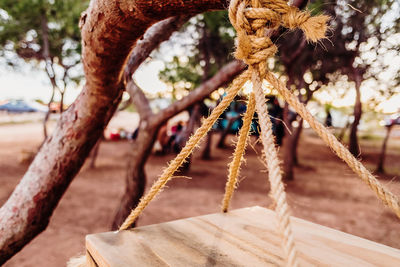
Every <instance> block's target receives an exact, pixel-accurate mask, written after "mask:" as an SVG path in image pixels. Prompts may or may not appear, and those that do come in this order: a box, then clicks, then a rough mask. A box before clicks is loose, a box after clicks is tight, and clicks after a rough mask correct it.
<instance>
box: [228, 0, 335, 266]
mask: <svg viewBox="0 0 400 267" xmlns="http://www.w3.org/2000/svg"><path fill="white" fill-rule="evenodd" d="M229 18H230V20H231V23H232V25H233V26H234V27H235V29H236V31H237V35H238V47H237V50H236V54H235V56H236V58H238V59H242V60H243V61H244V62H245V63H247V64H248V65H249V66H250V71H251V72H252V83H253V91H255V95H256V107H257V111H258V114H259V120H260V125H261V140H262V143H263V146H264V155H265V159H266V163H267V167H268V177H269V180H270V183H271V195H272V197H273V199H274V201H275V202H276V209H275V210H276V214H277V218H278V229H279V232H280V234H281V235H282V239H283V243H282V245H283V249H284V252H285V256H286V264H287V265H288V266H297V265H298V262H297V258H296V255H297V253H296V249H295V246H294V238H293V234H292V230H291V225H290V215H289V208H288V204H287V202H286V194H285V191H284V186H283V182H282V175H281V169H280V166H279V159H278V153H277V151H276V147H275V143H274V138H273V135H272V128H271V127H272V124H271V121H270V120H269V117H268V109H267V106H266V104H265V98H264V94H263V92H262V88H261V85H262V82H261V81H262V79H263V77H264V76H265V75H266V74H267V73H268V69H267V64H266V60H267V59H268V58H269V57H271V56H273V55H274V54H275V53H276V51H277V48H276V46H275V45H274V44H273V43H272V41H271V39H270V38H269V36H267V29H268V28H269V29H270V30H273V29H276V28H277V27H279V26H280V25H283V26H286V27H288V28H291V29H293V28H297V27H298V28H300V29H302V30H303V32H304V33H305V35H306V37H307V39H308V40H311V41H317V40H319V39H321V38H323V37H324V36H325V31H326V29H327V26H326V22H327V20H328V19H329V17H328V16H323V15H322V16H318V17H314V18H312V17H310V14H309V13H308V12H301V11H300V10H298V9H297V8H296V7H291V6H289V5H288V4H287V2H286V1H284V0H276V1H262V0H232V1H231V3H230V6H229Z"/></svg>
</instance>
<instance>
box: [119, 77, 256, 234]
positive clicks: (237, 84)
mask: <svg viewBox="0 0 400 267" xmlns="http://www.w3.org/2000/svg"><path fill="white" fill-rule="evenodd" d="M249 78H250V72H249V71H245V72H244V73H242V74H241V75H240V76H239V77H237V78H236V79H235V80H234V81H233V82H232V85H231V87H229V89H228V93H227V95H226V96H225V97H224V98H223V99H222V101H221V102H220V103H219V105H218V106H217V107H215V109H214V110H213V111H212V112H211V115H210V116H209V117H208V118H207V119H206V120H205V121H204V122H203V124H202V125H201V126H200V128H199V129H197V131H196V133H195V134H194V135H192V136H191V137H190V139H189V140H188V141H187V143H186V145H185V147H184V148H183V149H182V150H181V152H180V153H179V154H178V155H177V156H176V158H175V159H174V160H172V161H171V162H170V164H169V165H168V167H167V168H166V169H165V170H164V172H163V174H162V175H161V176H160V177H159V178H158V180H157V181H156V182H155V183H154V184H153V186H152V187H151V188H150V191H149V192H148V193H147V194H146V195H145V196H144V197H142V198H141V199H140V202H139V204H138V205H137V207H136V208H135V209H134V210H133V211H132V212H131V213H130V214H129V216H128V217H127V218H126V219H125V221H124V223H123V224H122V225H121V227H120V228H119V230H120V231H122V230H127V229H129V228H131V227H132V225H133V223H134V222H135V221H136V219H137V218H138V216H139V215H140V214H141V213H142V211H143V210H144V209H145V208H146V207H147V205H148V204H149V202H150V201H151V200H153V198H154V197H155V196H156V195H157V194H158V193H159V192H160V191H161V190H162V189H163V188H164V186H165V185H166V184H167V182H168V181H169V180H171V178H172V175H173V174H174V173H175V171H176V170H177V169H178V168H179V167H180V166H181V165H182V163H183V162H184V161H185V159H186V158H187V157H188V156H189V155H190V154H191V153H192V152H193V149H194V148H195V147H196V146H197V144H198V143H199V142H200V140H201V139H202V138H203V137H204V136H205V135H206V134H207V132H208V131H209V130H210V129H211V127H212V126H213V125H214V123H215V122H216V121H217V119H218V118H219V116H220V115H221V114H222V112H224V110H225V109H226V108H227V107H228V106H229V104H230V103H231V102H232V100H233V99H234V98H235V96H236V95H237V93H238V92H239V90H240V89H241V88H242V87H243V85H244V84H245V83H246V81H247V80H248V79H249Z"/></svg>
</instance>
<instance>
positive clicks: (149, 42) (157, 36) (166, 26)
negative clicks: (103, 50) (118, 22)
mask: <svg viewBox="0 0 400 267" xmlns="http://www.w3.org/2000/svg"><path fill="white" fill-rule="evenodd" d="M190 17H191V16H177V17H171V18H168V19H165V20H163V21H160V22H157V23H156V24H154V25H153V26H151V27H150V28H149V29H148V30H147V31H146V33H145V34H144V36H143V39H141V40H139V41H138V42H137V44H136V46H135V48H134V49H133V51H132V53H131V55H130V56H129V59H128V62H127V64H126V67H125V73H124V75H125V80H126V81H129V80H130V79H132V75H133V73H135V71H136V70H137V68H138V67H139V66H140V64H142V62H143V61H144V60H145V59H146V58H147V57H148V56H149V55H150V53H151V52H152V51H153V50H154V49H156V48H157V47H158V46H159V45H160V43H162V42H164V41H166V40H168V39H169V37H170V36H171V34H172V33H173V32H175V31H177V30H178V29H179V28H180V27H181V26H182V25H183V24H184V23H185V22H186V21H188V20H189V18H190Z"/></svg>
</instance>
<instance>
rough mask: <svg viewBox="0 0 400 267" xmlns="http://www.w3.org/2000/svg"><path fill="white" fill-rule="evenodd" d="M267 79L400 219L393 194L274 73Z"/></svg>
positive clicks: (398, 203)
mask: <svg viewBox="0 0 400 267" xmlns="http://www.w3.org/2000/svg"><path fill="white" fill-rule="evenodd" d="M265 79H266V80H267V81H268V82H269V83H270V84H271V85H272V86H273V87H274V88H275V89H277V90H278V92H279V93H280V94H281V95H282V96H283V98H284V99H285V100H286V101H287V102H288V103H289V104H290V105H291V106H292V107H293V108H294V109H295V110H296V112H297V113H298V114H299V115H300V116H301V117H302V118H303V119H305V120H306V121H307V122H308V123H309V124H310V126H311V127H312V128H313V129H314V130H315V132H316V133H317V134H318V135H319V136H320V137H321V139H322V140H323V141H324V142H325V143H326V144H327V145H328V146H329V147H330V148H331V149H332V150H333V151H334V152H335V153H336V155H338V157H339V158H341V159H342V160H343V161H345V162H346V163H347V165H349V167H350V168H351V169H352V170H353V171H354V172H355V173H356V174H357V175H358V176H359V177H360V178H361V180H363V181H364V182H365V183H366V184H367V185H368V186H369V187H370V188H371V189H372V190H373V191H374V192H375V194H376V196H377V197H378V198H379V199H381V200H382V202H383V203H384V204H385V205H387V206H388V207H389V208H390V209H392V211H393V212H394V213H395V214H396V215H397V217H399V218H400V201H399V199H398V198H397V196H395V195H394V194H393V193H391V192H390V191H389V190H388V189H387V188H385V187H384V186H383V185H382V184H381V183H380V182H379V181H378V180H377V179H376V178H375V177H374V176H373V175H372V174H371V172H369V171H368V170H367V169H366V168H365V167H364V165H363V164H362V163H361V162H360V161H358V160H357V159H356V158H355V157H354V156H353V155H352V154H351V153H350V152H349V150H348V149H347V148H345V147H344V146H343V145H342V143H340V142H339V141H338V140H337V139H336V137H335V136H334V135H333V134H331V133H330V132H329V131H328V130H327V129H326V128H325V127H324V126H323V125H322V124H321V123H320V122H318V121H317V120H316V119H315V118H314V116H313V115H311V113H310V112H309V111H308V110H307V108H306V107H305V106H304V105H303V104H302V103H300V102H299V100H298V99H297V97H296V96H294V95H293V94H292V93H291V92H290V91H289V90H288V89H287V88H286V86H285V85H284V84H283V83H282V82H281V81H279V80H278V79H277V78H276V77H275V76H274V75H273V74H272V73H270V72H269V73H267V75H266V77H265Z"/></svg>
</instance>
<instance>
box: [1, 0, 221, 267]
mask: <svg viewBox="0 0 400 267" xmlns="http://www.w3.org/2000/svg"><path fill="white" fill-rule="evenodd" d="M224 5H226V3H225V1H216V0H213V1H211V0H205V1H200V0H198V1H177V0H176V1H165V0H163V1H161V0H158V1H151V2H149V1H145V0H138V1H127V0H125V1H112V0H103V1H99V0H93V1H91V3H90V6H89V8H88V10H87V11H86V12H85V13H84V14H83V16H82V18H81V23H80V25H81V27H82V43H83V51H82V56H83V65H84V70H85V76H86V85H85V86H84V89H83V91H82V93H81V94H80V95H79V97H78V99H77V100H76V101H75V102H74V104H72V105H71V107H70V108H69V109H68V110H67V111H66V112H64V113H63V114H62V117H61V118H60V121H59V123H58V124H57V127H56V129H55V130H54V132H53V134H52V136H50V137H49V138H48V139H47V140H46V142H45V143H44V144H43V146H42V148H41V149H40V151H39V153H38V154H37V155H36V157H35V159H34V161H33V162H32V164H31V165H30V167H29V169H28V171H27V172H26V173H25V175H24V177H23V178H22V180H21V182H20V183H19V184H18V186H17V187H16V188H15V190H14V192H13V193H12V194H11V196H10V198H9V199H8V200H7V202H6V203H5V204H4V205H3V206H2V208H1V209H0V264H2V263H4V262H5V261H7V260H8V259H9V258H10V257H12V256H13V255H14V254H15V253H17V252H18V251H19V250H20V249H21V248H22V247H23V246H25V245H26V244H27V243H29V242H30V241H31V240H32V239H33V238H34V237H35V236H36V235H37V234H39V233H40V232H42V231H43V230H44V229H45V228H46V227H47V225H48V222H49V218H50V217H51V214H52V213H53V211H54V208H55V207H56V206H57V204H58V202H59V200H60V199H61V197H62V195H63V194H64V192H65V190H66V189H67V187H68V185H69V184H70V182H71V181H72V179H73V177H74V176H75V175H76V174H77V172H78V171H79V169H80V168H81V166H82V165H83V163H84V161H85V159H86V157H87V156H88V155H89V153H90V151H91V149H92V148H93V146H94V145H95V143H96V142H97V140H98V139H99V138H100V136H101V135H102V133H103V130H104V128H105V126H106V125H107V123H108V122H109V120H110V118H111V117H112V115H113V113H114V111H115V109H116V108H117V105H118V103H119V102H120V99H121V95H122V92H123V90H124V86H123V83H122V79H121V78H122V74H123V67H124V65H125V62H126V60H127V58H128V56H129V53H130V51H131V50H132V48H133V46H134V45H135V43H136V42H137V40H138V39H139V38H141V36H143V34H144V32H145V31H146V29H147V28H148V27H150V26H151V25H152V24H154V23H155V22H157V21H159V20H162V19H164V18H167V17H170V16H177V15H182V14H185V15H187V14H196V13H200V12H204V11H207V10H211V9H222V8H223V7H224Z"/></svg>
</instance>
